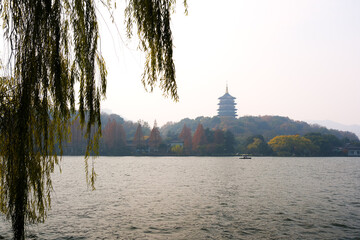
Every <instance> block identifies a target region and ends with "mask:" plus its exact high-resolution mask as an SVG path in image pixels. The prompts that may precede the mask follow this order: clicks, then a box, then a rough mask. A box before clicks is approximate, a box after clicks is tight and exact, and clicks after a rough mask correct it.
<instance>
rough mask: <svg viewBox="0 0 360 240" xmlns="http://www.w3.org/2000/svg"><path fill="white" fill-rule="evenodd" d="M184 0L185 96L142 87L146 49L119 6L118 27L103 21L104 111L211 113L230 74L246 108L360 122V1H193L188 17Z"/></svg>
mask: <svg viewBox="0 0 360 240" xmlns="http://www.w3.org/2000/svg"><path fill="white" fill-rule="evenodd" d="M181 3H182V1H178V6H177V8H176V14H175V15H173V19H172V29H173V35H174V44H175V50H174V51H175V64H176V75H177V78H176V79H177V83H178V92H179V95H180V101H179V102H177V103H174V102H172V101H171V99H169V98H164V97H163V96H162V93H161V92H160V90H159V89H155V91H154V92H153V93H147V92H146V91H145V90H144V88H143V87H142V84H141V81H140V79H141V74H142V71H143V63H144V55H143V54H142V53H141V52H139V51H137V50H136V46H137V44H136V41H135V42H134V41H128V40H127V39H126V38H125V35H124V31H123V29H124V25H123V24H122V22H123V18H122V17H121V14H120V10H121V12H122V10H123V9H122V8H121V9H120V8H119V12H117V13H116V14H117V15H115V17H116V19H117V27H118V29H119V33H118V32H117V31H116V28H115V27H114V26H113V25H111V24H108V26H107V27H106V26H105V25H104V24H102V40H101V43H102V51H103V54H104V57H105V58H106V61H107V66H108V71H109V75H108V91H107V99H106V100H105V101H103V105H102V106H103V108H104V109H105V110H106V109H107V110H111V111H112V113H116V114H119V115H121V116H122V117H124V118H125V119H129V120H133V121H137V120H139V119H142V120H145V121H148V122H149V124H150V125H152V124H153V122H154V120H155V119H156V120H157V122H158V124H159V125H162V124H164V123H166V122H167V121H179V120H181V119H182V118H185V117H189V118H195V117H198V116H210V117H212V116H215V115H216V114H217V103H218V97H220V96H222V95H223V94H224V93H225V86H226V82H228V84H229V93H230V94H231V95H232V96H234V97H236V102H237V109H238V115H239V116H244V115H255V116H258V115H280V116H288V117H290V118H292V119H295V120H305V121H306V120H332V121H336V122H340V123H343V124H360V109H359V107H360V94H359V93H360V1H358V0H309V1H306V0H297V1H292V0H281V1H280V0H278V1H273V0H272V1H269V0H264V1H259V0H248V1H241V0H224V1H213V0H211V1H210V0H189V1H188V4H189V9H188V10H189V15H188V16H185V15H184V14H183V11H184V9H183V7H182V5H181ZM104 18H105V19H106V16H104Z"/></svg>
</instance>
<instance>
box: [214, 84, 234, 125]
mask: <svg viewBox="0 0 360 240" xmlns="http://www.w3.org/2000/svg"><path fill="white" fill-rule="evenodd" d="M235 99H236V98H235V97H233V96H231V95H230V94H229V89H228V85H227V84H226V92H225V94H224V95H223V96H222V97H219V100H220V102H219V103H218V105H219V109H218V116H219V117H233V118H235V117H236V116H237V114H236V108H235V105H236V103H235Z"/></svg>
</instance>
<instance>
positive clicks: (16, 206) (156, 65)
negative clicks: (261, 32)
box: [0, 0, 186, 239]
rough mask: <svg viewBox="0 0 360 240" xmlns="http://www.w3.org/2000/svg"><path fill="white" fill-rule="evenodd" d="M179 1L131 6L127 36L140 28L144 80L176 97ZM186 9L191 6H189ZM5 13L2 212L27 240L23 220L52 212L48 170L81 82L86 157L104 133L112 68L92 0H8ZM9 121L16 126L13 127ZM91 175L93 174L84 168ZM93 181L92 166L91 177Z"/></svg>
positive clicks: (0, 169) (1, 107) (16, 234)
mask: <svg viewBox="0 0 360 240" xmlns="http://www.w3.org/2000/svg"><path fill="white" fill-rule="evenodd" d="M174 3H175V1H174V0H164V1H161V2H160V1H150V0H147V1H136V0H129V1H127V2H126V4H127V6H126V9H125V16H126V27H127V33H128V36H129V37H130V36H131V35H132V28H133V24H134V25H136V29H137V33H138V37H139V40H140V48H141V49H142V50H143V51H145V53H146V55H147V58H146V59H147V61H146V63H145V69H144V74H143V79H142V82H143V84H144V86H148V87H150V90H152V89H153V87H154V86H155V84H156V82H157V81H159V82H160V88H161V89H162V90H163V92H164V94H165V95H168V96H170V97H171V98H172V99H174V100H177V99H178V95H177V86H176V82H175V67H174V62H173V59H172V58H173V52H172V48H173V44H172V34H171V29H170V13H171V11H172V8H173V5H174ZM184 3H185V5H186V1H185V2H184ZM0 4H1V6H0V13H1V17H2V23H3V27H4V32H5V39H6V40H7V41H8V42H9V45H10V46H11V52H10V54H9V56H8V58H7V59H6V62H9V64H10V65H9V66H8V68H7V69H8V71H7V72H8V73H9V75H10V77H9V78H5V79H6V81H4V82H3V81H2V83H1V86H0V89H1V91H2V92H1V93H0V97H1V98H2V99H1V100H2V101H1V105H0V114H1V116H0V119H1V122H0V144H1V145H0V156H1V157H0V209H1V212H3V213H4V214H6V216H7V217H8V218H9V219H11V222H12V229H13V232H14V238H15V239H24V238H25V237H24V236H25V228H24V226H25V223H26V222H41V221H44V219H45V217H46V212H47V210H48V209H49V207H50V196H51V191H52V183H51V177H50V174H51V172H53V171H54V166H55V165H56V164H58V161H59V158H58V157H57V151H56V148H55V146H56V145H57V146H58V147H59V149H60V155H61V154H62V147H63V141H64V140H66V139H68V136H69V135H68V132H69V122H70V116H71V114H75V94H74V85H75V84H76V83H79V85H80V91H79V94H78V97H79V109H78V113H79V116H80V123H81V126H86V134H85V136H86V138H87V148H86V152H85V156H86V158H85V159H86V160H85V164H86V169H88V167H87V156H89V154H90V153H91V152H95V153H96V152H97V148H98V142H99V141H98V140H99V137H100V135H101V121H100V100H101V98H102V97H103V96H105V94H106V75H107V70H106V66H105V61H104V59H103V57H102V56H101V54H100V51H99V50H98V49H99V46H98V39H99V33H98V24H97V17H96V13H95V9H96V4H106V5H107V6H108V7H109V9H111V8H112V6H110V1H107V3H105V1H97V2H95V0H52V1H46V0H37V1H34V0H32V1H31V0H17V1H10V0H3V1H1V2H0ZM10 121H11V122H10ZM86 173H87V176H89V175H88V170H86ZM87 179H88V182H89V183H91V184H92V186H93V183H94V181H95V172H94V169H92V170H91V173H90V176H89V177H88V178H87Z"/></svg>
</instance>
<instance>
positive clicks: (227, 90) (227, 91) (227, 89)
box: [226, 82, 229, 93]
mask: <svg viewBox="0 0 360 240" xmlns="http://www.w3.org/2000/svg"><path fill="white" fill-rule="evenodd" d="M226 93H229V88H228V83H227V82H226Z"/></svg>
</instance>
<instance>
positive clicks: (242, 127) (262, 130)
mask: <svg viewBox="0 0 360 240" xmlns="http://www.w3.org/2000/svg"><path fill="white" fill-rule="evenodd" d="M199 123H201V124H202V125H203V126H204V128H209V129H221V130H230V131H231V132H232V133H233V134H234V135H235V137H237V138H242V139H245V138H248V137H251V136H254V135H262V136H263V137H264V139H265V140H266V141H269V140H270V139H272V138H274V137H276V136H280V135H302V136H303V135H305V134H307V133H314V132H317V133H322V134H332V135H335V136H336V137H337V138H339V139H344V138H348V139H349V140H359V139H358V137H357V136H356V135H355V134H354V133H351V132H346V131H339V130H334V129H327V128H325V127H322V126H320V125H315V124H314V125H310V124H308V123H306V122H303V121H295V120H292V119H290V118H288V117H280V116H258V117H255V116H245V117H240V118H237V119H234V118H220V117H197V118H195V119H189V118H185V119H182V120H181V121H179V122H176V123H173V122H169V123H167V124H165V125H164V126H162V127H161V128H160V132H161V134H162V135H163V136H168V137H170V136H174V135H179V133H180V132H181V130H182V128H183V126H184V124H186V126H187V127H188V128H190V129H191V131H192V132H194V131H195V129H196V127H197V125H198V124H199Z"/></svg>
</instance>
